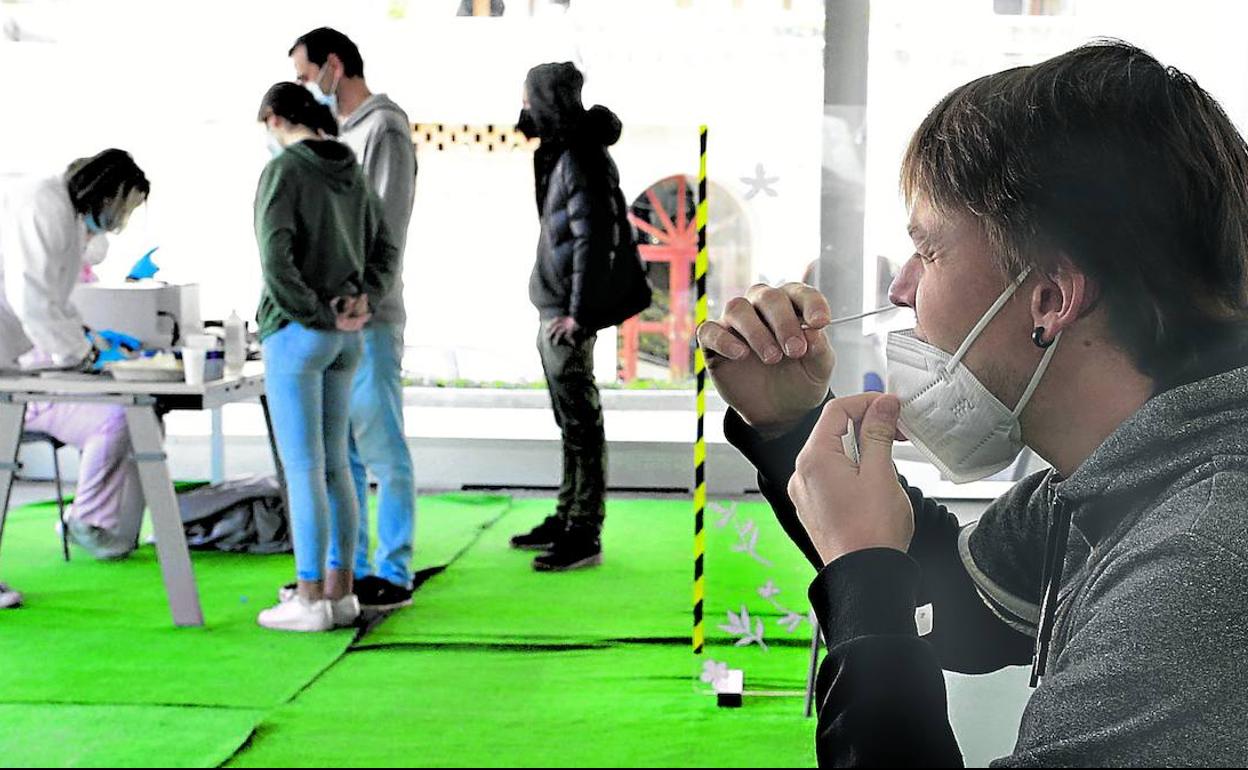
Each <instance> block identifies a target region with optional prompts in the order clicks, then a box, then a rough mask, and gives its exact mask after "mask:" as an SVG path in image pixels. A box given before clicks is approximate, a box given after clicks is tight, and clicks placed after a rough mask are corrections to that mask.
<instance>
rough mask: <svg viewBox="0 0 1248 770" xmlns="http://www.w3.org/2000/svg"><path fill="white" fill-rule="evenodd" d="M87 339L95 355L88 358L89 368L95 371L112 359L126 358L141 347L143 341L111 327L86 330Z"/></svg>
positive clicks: (120, 359) (102, 367) (122, 359)
mask: <svg viewBox="0 0 1248 770" xmlns="http://www.w3.org/2000/svg"><path fill="white" fill-rule="evenodd" d="M87 339H88V340H90V341H91V346H92V347H93V348H95V355H94V356H93V357H92V358H91V359H89V360H90V362H91V368H92V369H93V370H95V371H101V370H103V369H104V367H105V364H108V363H111V362H113V361H125V360H128V359H129V358H130V357H131V355H132V354H133V353H135V352H138V351H140V350H141V349H142V348H143V343H142V341H140V340H139V339H137V338H135V337H131V336H130V335H129V334H122V333H121V332H118V331H113V330H112V329H102V330H100V331H88V332H87Z"/></svg>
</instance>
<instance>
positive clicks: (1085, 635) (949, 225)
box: [698, 41, 1248, 767]
mask: <svg viewBox="0 0 1248 770" xmlns="http://www.w3.org/2000/svg"><path fill="white" fill-rule="evenodd" d="M901 176H902V189H903V191H904V193H905V196H906V201H907V204H908V206H909V209H910V226H909V230H910V235H911V238H912V239H913V241H914V254H913V256H912V257H911V258H910V259H909V260H908V261H907V262H906V264H905V266H904V267H903V269H902V271H901V273H900V274H899V276H898V277H897V279H896V280H895V281H894V283H893V285H892V287H891V290H890V297H891V299H892V300H893V302H894V303H896V304H898V305H903V306H906V307H909V308H912V309H913V310H914V312H915V316H916V319H917V324H916V326H915V328H914V329H913V330H912V331H909V332H904V333H894V335H893V336H892V337H891V338H890V340H889V350H888V370H889V393H888V394H862V395H857V396H850V397H847V398H836V399H829V394H828V390H827V383H828V381H829V378H830V376H831V372H832V367H833V363H834V359H835V357H834V355H833V352H832V350H831V348H830V347H829V345H828V341H827V338H826V337H825V336H824V334H823V333H822V329H823V328H824V327H826V326H827V324H828V323H829V321H830V311H829V307H828V303H827V302H826V301H825V299H824V298H823V297H822V296H821V295H820V294H819V293H818V292H816V291H815V290H814V289H812V288H810V287H808V286H802V285H797V284H793V285H788V286H785V287H781V288H778V289H777V288H769V287H765V286H758V287H755V288H754V289H751V291H750V292H749V294H748V296H747V297H745V298H739V299H737V300H734V301H732V302H730V303H729V304H728V305H727V306H726V312H725V314H724V316H723V317H722V318H721V319H720V320H719V321H716V322H711V323H707V324H704V325H703V327H702V328H701V329H700V330H699V333H698V337H699V340H700V342H701V344H702V345H703V347H704V348H705V349H706V351H707V352H708V356H709V358H708V366H709V368H710V371H711V373H712V377H713V378H714V379H715V383H716V387H717V388H718V391H719V393H720V394H721V395H722V396H723V397H724V399H725V400H726V401H728V403H729V404H730V405H731V406H732V410H731V412H730V413H729V415H728V417H727V418H726V425H725V430H726V433H727V436H728V438H729V440H730V441H732V442H733V443H734V444H735V445H736V446H737V447H739V448H740V449H741V450H742V451H743V452H744V453H745V454H746V456H747V457H749V458H750V460H751V461H752V462H753V463H754V464H755V466H756V467H757V468H758V470H759V478H760V488H761V489H762V490H763V492H764V494H766V495H767V498H768V500H769V502H770V503H771V504H772V507H773V508H774V510H775V512H776V515H777V516H778V517H779V519H780V521H781V523H782V524H783V526H784V527H785V530H786V532H787V533H788V534H789V536H790V537H791V538H792V539H793V540H794V542H795V543H796V545H797V546H798V547H799V548H801V550H802V551H803V553H804V554H805V555H806V556H807V558H808V559H809V560H810V562H811V563H812V565H813V566H814V567H815V568H816V569H817V570H818V574H817V576H816V577H815V579H814V582H813V583H812V585H811V588H810V599H811V604H812V607H813V608H814V610H815V614H816V615H817V616H818V619H819V623H820V626H821V628H822V631H823V637H824V639H825V641H826V643H827V648H828V656H827V659H826V660H825V662H824V664H823V666H822V668H821V670H820V672H819V679H818V683H817V689H818V701H819V725H818V732H817V735H816V747H817V753H818V758H819V764H820V765H821V766H871V767H889V766H916V765H921V766H929V767H948V766H956V765H961V764H962V755H961V752H960V750H959V748H958V745H957V742H956V740H955V738H954V735H953V732H952V730H951V729H950V726H949V716H948V713H947V706H946V700H945V686H944V678H943V676H942V673H941V669H942V668H944V669H946V670H952V671H960V672H963V673H983V672H988V671H993V670H996V669H999V668H1002V667H1004V666H1008V665H1022V664H1027V663H1031V664H1032V666H1033V677H1032V685H1033V687H1036V689H1035V691H1034V692H1033V693H1032V696H1031V700H1030V702H1029V703H1028V706H1027V709H1026V711H1025V713H1024V714H1023V718H1022V724H1021V727H1020V730H1019V735H1018V741H1017V744H1016V745H1015V748H1014V751H1013V753H1011V754H1010V756H1008V757H1006V758H1003V759H1000V760H998V761H997V762H996V763H994V764H995V765H997V766H1002V767H1024V766H1048V767H1054V766H1072V767H1100V766H1115V767H1125V766H1135V767H1175V766H1223V767H1228V766H1229V767H1239V766H1242V765H1243V763H1244V762H1245V761H1246V760H1248V730H1246V729H1245V727H1244V726H1245V725H1246V724H1248V665H1245V663H1244V657H1245V652H1246V651H1248V622H1245V620H1244V614H1245V613H1244V602H1245V597H1248V146H1245V144H1244V140H1243V139H1242V138H1241V136H1240V135H1239V133H1238V132H1237V131H1236V129H1235V126H1234V125H1233V124H1232V123H1231V121H1230V120H1229V119H1228V118H1227V116H1226V114H1225V113H1224V112H1223V111H1222V109H1221V107H1220V106H1219V105H1218V104H1217V102H1216V101H1214V100H1213V98H1212V97H1210V96H1209V94H1208V93H1206V92H1205V91H1204V90H1202V89H1201V88H1200V87H1199V86H1198V85H1197V84H1196V83H1195V82H1194V81H1193V80H1192V79H1191V78H1190V77H1188V76H1187V75H1185V74H1183V73H1182V72H1179V71H1178V70H1175V69H1173V68H1168V67H1165V66H1163V65H1162V64H1161V63H1159V62H1158V61H1157V60H1156V59H1154V58H1153V57H1152V56H1149V55H1148V54H1147V53H1145V52H1144V51H1141V50H1140V49H1138V48H1135V47H1133V46H1130V45H1128V44H1126V43H1122V42H1117V41H1103V42H1099V43H1094V44H1091V45H1088V46H1084V47H1081V48H1078V49H1076V50H1074V51H1071V52H1069V53H1065V54H1062V55H1061V56H1057V57H1055V58H1053V59H1050V60H1048V61H1045V62H1041V63H1039V64H1036V65H1034V66H1029V67H1019V68H1016V69H1012V70H1008V71H1005V72H1000V73H997V74H995V75H989V76H987V77H984V78H980V79H979V80H976V81H973V82H971V83H968V84H966V85H964V86H961V87H959V88H957V89H955V90H954V91H953V92H951V93H950V94H949V95H948V96H946V97H945V98H944V99H943V100H942V101H941V102H940V103H939V104H938V105H937V106H936V107H935V108H934V109H933V110H932V112H931V113H930V114H929V115H928V117H927V118H926V119H925V120H924V121H923V123H922V125H920V126H919V128H918V130H917V131H916V132H915V134H914V137H913V139H912V140H911V143H910V147H909V149H908V150H907V152H906V155H905V159H904V160H903V164H902V174H901ZM899 429H900V433H901V434H903V435H904V436H906V437H907V438H909V439H910V440H911V441H912V442H913V443H914V444H915V446H916V447H918V448H919V449H920V450H922V451H923V453H924V454H926V455H927V456H928V458H929V459H931V460H932V462H933V463H934V464H935V465H936V466H937V467H939V468H940V469H941V470H942V471H943V472H944V473H945V475H947V476H949V477H950V478H953V479H955V480H961V481H966V480H972V479H976V478H983V477H985V476H987V475H990V474H991V473H993V472H995V471H996V470H998V469H1000V468H1001V467H1003V465H1007V464H1008V463H1009V462H1010V461H1011V460H1012V459H1013V458H1014V457H1015V455H1017V453H1018V451H1019V450H1020V449H1021V447H1022V446H1023V445H1024V444H1026V445H1027V446H1029V447H1031V448H1032V449H1033V450H1034V451H1035V452H1036V453H1037V454H1038V455H1040V456H1041V457H1043V458H1044V459H1045V460H1047V461H1048V462H1049V463H1050V464H1051V465H1052V466H1053V468H1052V470H1050V471H1046V472H1043V473H1038V474H1036V475H1034V476H1032V477H1030V478H1028V479H1025V480H1024V481H1022V482H1020V483H1019V484H1018V485H1017V486H1016V487H1015V488H1014V489H1013V490H1012V491H1011V492H1009V493H1008V494H1006V495H1005V496H1003V497H1001V498H1000V499H998V500H996V501H995V502H993V503H992V504H991V505H989V506H988V508H987V510H986V511H985V512H984V514H983V516H982V517H981V518H980V519H979V521H978V522H976V523H974V524H971V525H969V526H966V527H962V528H959V526H958V522H957V519H956V518H955V517H954V516H953V515H952V514H950V513H949V512H948V511H947V510H946V509H945V508H944V507H943V506H940V505H938V504H937V503H935V502H934V501H932V500H929V499H927V498H925V497H924V496H923V494H922V492H921V491H919V490H918V489H915V488H913V487H910V486H909V485H908V484H906V482H905V480H904V479H899V478H898V476H897V473H896V470H895V469H894V466H893V463H892V445H893V441H894V440H895V438H897V437H898V430H899ZM927 604H930V605H931V607H932V611H931V616H930V621H931V622H930V625H929V624H924V626H925V627H922V628H920V627H918V626H919V624H918V623H917V621H916V608H918V607H921V606H923V605H927Z"/></svg>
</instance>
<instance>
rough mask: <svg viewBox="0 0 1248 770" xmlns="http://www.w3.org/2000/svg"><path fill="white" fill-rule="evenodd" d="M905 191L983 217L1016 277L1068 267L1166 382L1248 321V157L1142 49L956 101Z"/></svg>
mask: <svg viewBox="0 0 1248 770" xmlns="http://www.w3.org/2000/svg"><path fill="white" fill-rule="evenodd" d="M901 186H902V192H903V194H904V196H905V199H906V202H907V204H908V205H913V204H914V202H915V200H916V199H917V198H919V197H922V198H923V199H924V200H926V201H928V202H929V203H930V204H931V205H932V206H934V207H935V208H936V209H937V210H938V211H964V212H969V213H970V214H971V215H972V216H974V217H975V218H976V219H977V220H978V221H979V223H980V225H981V226H982V227H983V228H984V232H985V234H986V235H987V237H988V240H989V242H990V244H991V246H992V247H993V249H994V251H995V253H996V255H997V260H998V263H999V266H1000V267H1001V269H1002V271H1003V272H1005V273H1006V274H1007V275H1016V274H1018V273H1019V272H1020V271H1021V270H1022V269H1023V268H1024V267H1026V266H1028V265H1035V266H1036V267H1038V268H1039V269H1041V270H1046V269H1051V268H1052V267H1053V263H1052V261H1051V260H1052V259H1053V258H1054V257H1055V256H1057V255H1063V256H1065V257H1066V258H1068V259H1069V260H1070V261H1071V262H1072V263H1073V264H1074V265H1075V267H1076V268H1077V269H1079V270H1080V271H1081V272H1083V273H1084V274H1086V275H1087V276H1088V277H1089V278H1090V279H1091V280H1092V281H1093V282H1094V283H1095V284H1096V286H1097V287H1098V289H1099V291H1100V298H1101V301H1103V302H1105V303H1106V307H1107V310H1108V316H1109V322H1110V326H1111V331H1112V333H1113V334H1114V336H1115V338H1116V339H1117V340H1118V342H1119V343H1120V344H1121V345H1122V346H1123V347H1124V349H1125V350H1126V351H1127V353H1128V354H1129V355H1130V356H1131V357H1132V359H1133V360H1134V361H1135V363H1136V365H1137V366H1138V367H1139V368H1140V370H1141V371H1142V372H1143V373H1145V374H1146V375H1149V376H1151V377H1152V378H1153V379H1154V380H1157V381H1158V382H1166V381H1168V380H1173V379H1174V378H1176V377H1178V378H1180V379H1183V378H1184V375H1183V374H1181V372H1188V371H1191V370H1193V369H1201V368H1205V369H1207V368H1208V364H1207V362H1202V361H1201V359H1202V357H1203V356H1204V353H1203V351H1205V350H1207V349H1209V348H1210V347H1211V346H1221V347H1224V342H1225V341H1226V340H1227V339H1229V338H1230V337H1235V338H1236V339H1240V336H1239V335H1241V334H1242V332H1241V329H1242V328H1243V325H1244V324H1243V322H1244V321H1246V320H1248V261H1246V260H1248V146H1246V145H1245V143H1244V140H1243V138H1242V137H1241V136H1240V134H1239V132H1238V131H1236V129H1235V127H1234V125H1233V124H1232V123H1231V121H1230V119H1229V118H1228V117H1227V116H1226V113H1225V112H1223V110H1222V108H1221V106H1219V105H1218V103H1217V102H1216V101H1215V100H1214V99H1213V97H1212V96H1210V95H1209V94H1208V93H1207V92H1206V91H1205V90H1204V89H1202V88H1201V87H1200V86H1199V85H1197V84H1196V81H1195V80H1193V79H1192V78H1191V77H1190V76H1188V75H1186V74H1184V73H1182V72H1180V71H1179V70H1177V69H1175V68H1173V67H1166V66H1163V65H1162V64H1161V63H1160V62H1159V61H1157V60H1156V59H1155V58H1153V57H1152V56H1150V55H1149V54H1148V53H1146V52H1144V51H1142V50H1140V49H1139V48H1136V47H1135V46H1132V45H1129V44H1127V43H1124V42H1121V41H1117V40H1102V41H1097V42H1095V43H1092V44H1089V45H1086V46H1082V47H1080V48H1077V49H1075V50H1073V51H1070V52H1067V53H1064V54H1062V55H1060V56H1057V57H1054V58H1052V59H1049V60H1048V61H1045V62H1041V63H1040V64H1036V65H1034V66H1030V67H1019V68H1016V69H1011V70H1006V71H1005V72H1000V73H997V74H995V75H989V76H987V77H983V78H980V79H978V80H974V81H971V82H970V83H967V84H966V85H963V86H961V87H959V88H956V89H954V90H953V91H952V92H951V93H950V94H949V95H947V96H946V97H945V98H944V99H942V100H941V101H940V103H939V104H937V105H936V107H935V108H934V109H933V110H932V111H931V112H930V113H929V114H928V116H927V118H926V119H924V121H923V123H922V124H921V125H920V126H919V128H918V130H917V131H916V132H915V134H914V136H913V138H912V139H911V141H910V146H909V147H908V149H907V150H906V154H905V159H904V160H903V162H902V170H901ZM1191 378H1192V377H1190V376H1188V377H1186V379H1191Z"/></svg>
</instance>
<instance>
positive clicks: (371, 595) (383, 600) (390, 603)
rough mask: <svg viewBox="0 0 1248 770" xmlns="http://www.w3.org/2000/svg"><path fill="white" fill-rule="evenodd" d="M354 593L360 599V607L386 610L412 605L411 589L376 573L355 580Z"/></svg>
mask: <svg viewBox="0 0 1248 770" xmlns="http://www.w3.org/2000/svg"><path fill="white" fill-rule="evenodd" d="M355 595H356V596H357V597H359V599H360V609H362V610H373V611H374V612H388V611H390V610H397V609H399V608H400V607H410V606H411V605H412V589H410V588H407V587H406V586H399V585H395V584H394V583H391V582H390V581H389V580H386V579H385V578H379V577H377V576H376V575H369V576H368V577H364V578H360V579H359V580H357V581H355Z"/></svg>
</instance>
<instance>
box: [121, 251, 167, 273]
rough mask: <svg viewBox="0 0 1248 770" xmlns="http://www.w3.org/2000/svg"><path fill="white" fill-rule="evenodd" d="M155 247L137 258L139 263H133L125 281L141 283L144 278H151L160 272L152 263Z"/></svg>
mask: <svg viewBox="0 0 1248 770" xmlns="http://www.w3.org/2000/svg"><path fill="white" fill-rule="evenodd" d="M159 248H160V247H159V246H157V247H155V248H153V249H152V250H151V251H149V252H147V253H146V254H144V255H143V256H141V257H139V261H138V262H135V263H134V267H132V268H130V274H129V275H127V276H126V280H127V281H141V280H143V279H144V278H152V277H154V276H155V275H156V274H157V273H159V272H160V268H159V267H157V266H156V263H155V262H153V261H152V254H154V253H155V252H156V249H159Z"/></svg>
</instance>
